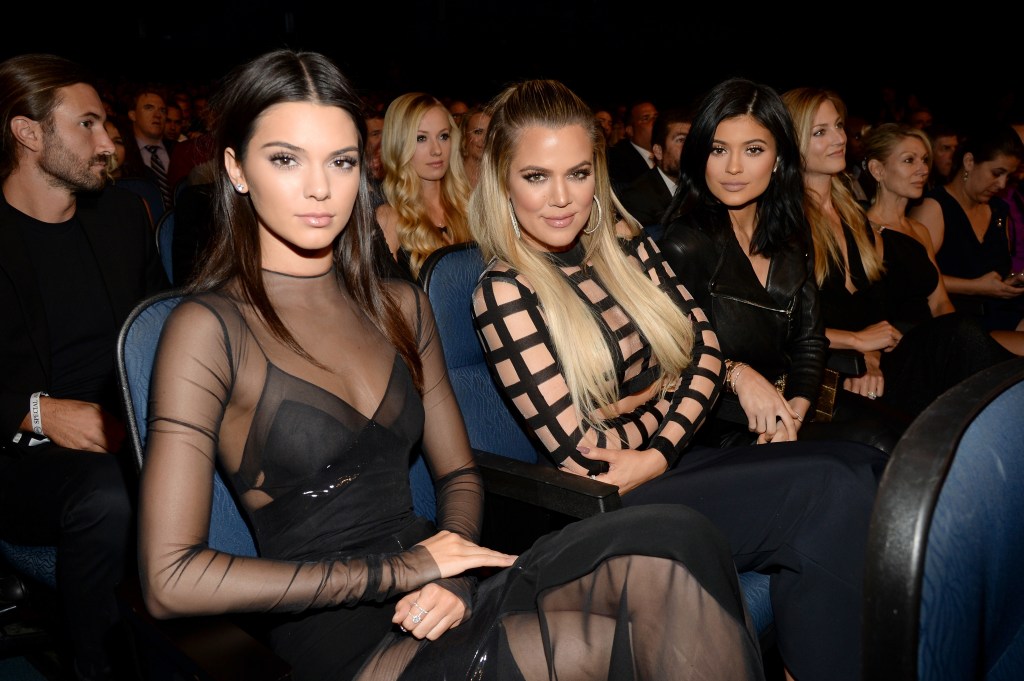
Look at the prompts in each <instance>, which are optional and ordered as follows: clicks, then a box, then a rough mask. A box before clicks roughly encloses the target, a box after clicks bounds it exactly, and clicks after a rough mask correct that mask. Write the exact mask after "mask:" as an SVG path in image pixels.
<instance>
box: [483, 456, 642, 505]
mask: <svg viewBox="0 0 1024 681" xmlns="http://www.w3.org/2000/svg"><path fill="white" fill-rule="evenodd" d="M473 454H474V455H475V457H476V462H477V465H478V466H479V467H480V474H481V475H482V476H483V479H484V488H485V489H486V491H487V494H488V495H497V496H503V497H507V498H510V499H515V500H518V501H522V502H526V503H528V504H531V505H533V506H538V507H540V508H544V509H547V510H549V511H554V512H556V513H561V514H564V515H568V516H572V517H573V518H587V517H589V516H592V515H596V514H598V513H607V512H608V511H614V510H616V509H619V508H622V499H621V498H620V497H619V488H618V487H616V486H615V485H609V484H608V483H606V482H598V481H597V480H591V479H589V478H584V477H580V476H578V475H572V474H571V473H565V472H562V471H560V470H558V469H556V468H552V467H550V466H544V465H542V464H537V463H527V462H525V461H519V460H516V459H510V458H508V457H507V456H499V455H498V454H492V453H491V452H484V451H481V450H479V449H475V450H473Z"/></svg>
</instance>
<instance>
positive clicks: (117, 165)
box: [103, 116, 125, 180]
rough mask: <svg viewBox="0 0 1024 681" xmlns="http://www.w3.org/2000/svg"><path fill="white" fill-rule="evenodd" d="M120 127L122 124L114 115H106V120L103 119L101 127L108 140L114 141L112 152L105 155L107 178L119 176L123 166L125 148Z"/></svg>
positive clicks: (112, 178)
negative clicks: (105, 132)
mask: <svg viewBox="0 0 1024 681" xmlns="http://www.w3.org/2000/svg"><path fill="white" fill-rule="evenodd" d="M122 127H123V124H122V123H120V122H119V121H118V120H117V119H116V118H114V117H110V116H108V117H107V120H105V121H103V128H104V129H105V130H106V131H107V136H108V137H110V141H111V142H113V143H114V153H113V154H111V155H110V156H108V157H107V178H108V179H111V180H116V179H117V178H119V177H121V169H122V167H123V166H124V157H125V148H124V136H123V135H122V134H121V128H122Z"/></svg>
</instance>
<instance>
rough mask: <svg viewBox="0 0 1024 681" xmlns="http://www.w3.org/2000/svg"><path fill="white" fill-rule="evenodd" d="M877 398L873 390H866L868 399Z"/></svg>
mask: <svg viewBox="0 0 1024 681" xmlns="http://www.w3.org/2000/svg"><path fill="white" fill-rule="evenodd" d="M877 398H878V394H877V393H876V392H875V391H874V390H869V391H868V399H869V400H874V399H877Z"/></svg>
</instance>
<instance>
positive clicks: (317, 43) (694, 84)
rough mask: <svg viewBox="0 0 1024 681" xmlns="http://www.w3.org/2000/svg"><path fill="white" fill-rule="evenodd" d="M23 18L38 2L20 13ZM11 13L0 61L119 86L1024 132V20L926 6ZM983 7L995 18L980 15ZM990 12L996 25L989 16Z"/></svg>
mask: <svg viewBox="0 0 1024 681" xmlns="http://www.w3.org/2000/svg"><path fill="white" fill-rule="evenodd" d="M28 1H29V2H31V0H28ZM33 4H34V5H36V6H32V7H28V8H24V5H21V7H22V8H23V9H11V8H8V9H5V12H4V14H5V16H4V17H3V18H0V21H2V22H3V23H4V24H5V30H4V39H3V41H2V44H0V57H7V56H10V55H12V54H18V53H23V52H35V51H48V52H55V53H57V54H61V55H63V56H66V57H70V58H72V59H76V60H78V61H81V62H83V63H85V64H87V65H88V66H90V67H91V68H93V69H94V70H95V71H97V72H98V73H100V74H101V75H102V76H104V77H105V78H108V79H110V80H114V81H117V80H146V81H150V80H155V81H161V82H165V83H168V84H171V85H175V86H177V85H180V84H202V85H207V84H209V85H211V86H212V85H213V84H215V83H216V81H217V80H218V79H219V78H220V77H221V76H223V75H224V73H226V72H227V70H228V69H229V68H231V67H232V66H235V65H236V64H239V63H241V62H243V61H245V60H247V59H249V58H251V57H253V56H256V55H257V54H259V53H261V52H264V51H266V50H269V49H274V48H278V47H291V48H295V49H309V50H317V51H320V52H324V53H326V54H328V55H330V56H331V57H333V58H334V59H335V60H336V61H337V62H338V63H339V64H340V65H341V67H342V68H343V70H344V71H345V72H346V73H347V74H348V75H349V77H350V78H352V79H353V81H354V82H355V83H356V85H357V87H359V88H360V90H361V91H363V92H366V93H369V92H380V93H382V94H384V95H385V96H387V97H390V96H393V95H396V94H400V93H402V92H406V91H409V90H425V91H427V92H430V93H431V94H434V95H437V96H439V97H455V98H459V99H464V100H467V101H469V100H486V99H488V98H489V97H491V96H492V95H494V94H495V93H496V92H497V91H498V90H500V88H501V87H502V85H504V84H506V83H508V82H510V81H514V80H517V79H521V78H535V77H550V78H558V79H560V80H563V81H564V82H566V83H567V84H568V85H569V86H570V87H572V88H573V89H574V90H576V92H577V93H578V94H580V95H581V96H582V97H584V98H585V99H586V100H587V101H588V102H590V103H591V104H592V105H594V106H595V107H609V106H613V105H615V104H619V103H626V102H629V101H631V100H632V99H634V98H643V99H650V100H653V101H654V102H655V103H656V104H658V105H659V106H662V107H664V106H668V105H672V104H686V103H689V102H691V101H693V100H694V99H695V98H697V97H699V96H700V94H702V93H703V92H704V91H705V90H706V89H707V88H709V87H710V86H712V85H714V84H715V83H717V82H719V81H720V80H722V79H724V78H726V77H729V76H745V77H748V78H752V79H754V80H758V81H760V82H764V83H768V84H770V85H772V86H774V87H776V88H777V89H779V90H780V91H783V90H785V89H787V88H789V87H795V86H798V85H813V86H824V87H830V88H832V89H835V90H837V91H838V92H839V93H840V94H841V95H842V96H843V98H844V99H845V100H846V102H847V104H848V105H849V107H850V108H851V110H852V112H853V113H859V114H861V115H862V116H864V117H866V118H867V119H868V120H874V118H875V117H876V113H877V110H878V107H879V98H880V93H881V91H882V89H883V87H890V88H894V89H895V90H896V91H897V93H898V94H899V95H900V96H901V97H906V96H907V95H908V94H913V95H916V96H917V97H918V99H919V100H920V101H921V102H922V103H924V104H926V105H928V106H929V108H930V109H932V111H933V113H934V115H935V117H936V118H937V119H940V120H945V121H947V122H950V123H953V124H958V123H960V122H962V121H965V120H967V119H970V118H974V117H978V116H981V115H994V116H998V117H1000V118H1003V119H1009V118H1018V117H1020V115H1021V113H1022V109H1024V106H1022V105H1024V99H1022V94H1021V91H1022V88H1024V82H1022V81H1024V78H1021V77H1020V76H1021V73H1022V69H1021V61H1020V56H1019V54H1020V53H1024V38H1022V37H1021V36H1022V33H1021V31H1020V30H1016V29H1014V28H1013V26H1014V21H1013V20H1012V19H1011V18H1010V17H1008V16H1003V15H1000V14H997V13H992V14H979V12H981V11H984V12H990V11H993V10H988V9H984V8H982V6H981V5H978V6H977V8H975V7H973V6H972V5H971V4H968V5H963V4H961V5H960V6H958V8H956V11H960V12H962V13H968V12H969V13H970V16H957V15H954V14H950V13H947V14H944V15H941V16H930V15H928V14H925V11H924V9H922V8H923V5H922V4H921V3H915V4H914V5H913V6H912V7H906V8H904V7H903V6H902V5H901V4H900V3H884V4H883V3H870V2H869V3H860V4H857V5H854V4H849V5H846V6H844V5H838V4H837V5H827V6H826V5H821V4H816V5H813V6H808V7H799V8H798V7H786V6H784V5H782V4H780V3H777V2H776V3H770V6H769V5H764V6H763V7H762V8H761V9H757V8H754V9H751V8H750V7H749V5H747V3H743V5H742V6H741V5H739V4H733V3H724V2H718V1H716V0H706V1H705V2H704V3H702V4H700V5H695V4H694V3H687V2H668V1H666V0H652V1H648V2H643V1H638V0H618V1H617V2H611V1H610V0H578V1H576V2H570V1H568V0H548V1H545V0H533V1H532V2H517V3H509V2H505V3H494V2H483V1H479V2H471V1H470V0H397V1H390V2H389V1H387V0H377V1H374V0H367V1H365V2H360V3H351V2H345V1H344V0H341V1H338V0H335V2H331V3H324V2H310V1H292V0H278V1H276V2H271V1H268V0H252V1H250V2H244V3H243V2H214V1H208V2H198V1H195V0H180V1H178V2H168V1H167V0H160V1H159V2H156V3H151V4H146V5H143V4H142V3H137V4H135V5H123V6H122V5H117V4H108V5H98V4H95V3H82V4H81V5H78V6H72V7H68V8H63V9H62V8H58V7H57V6H55V5H53V4H51V3H42V2H36V3H33ZM986 6H987V5H986ZM993 12H994V11H993Z"/></svg>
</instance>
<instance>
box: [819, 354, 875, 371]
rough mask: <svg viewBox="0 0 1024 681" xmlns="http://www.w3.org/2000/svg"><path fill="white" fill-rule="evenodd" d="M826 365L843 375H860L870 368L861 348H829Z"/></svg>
mask: <svg viewBox="0 0 1024 681" xmlns="http://www.w3.org/2000/svg"><path fill="white" fill-rule="evenodd" d="M825 366H826V367H828V368H829V369H833V370H834V371H838V372H839V373H840V374H842V375H843V376H860V375H861V374H863V373H864V372H865V371H867V370H868V366H867V364H865V363H864V355H863V354H862V353H861V352H860V351H859V350H829V351H828V356H827V359H826V360H825Z"/></svg>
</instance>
